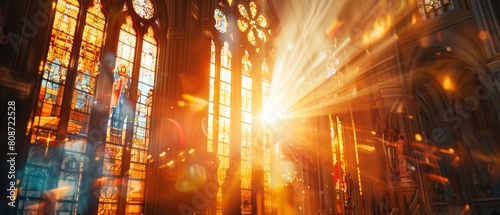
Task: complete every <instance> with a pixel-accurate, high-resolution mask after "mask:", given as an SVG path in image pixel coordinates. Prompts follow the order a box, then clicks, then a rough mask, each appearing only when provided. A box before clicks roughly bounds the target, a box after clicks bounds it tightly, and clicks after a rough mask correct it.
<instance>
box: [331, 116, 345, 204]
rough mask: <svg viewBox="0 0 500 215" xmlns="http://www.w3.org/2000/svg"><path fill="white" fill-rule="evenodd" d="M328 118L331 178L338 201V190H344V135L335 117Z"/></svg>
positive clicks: (338, 120) (337, 118) (340, 124)
mask: <svg viewBox="0 0 500 215" xmlns="http://www.w3.org/2000/svg"><path fill="white" fill-rule="evenodd" d="M329 116H330V135H331V138H332V153H333V167H334V170H333V171H334V172H333V177H334V183H335V190H336V192H337V200H340V190H341V189H344V188H345V186H344V180H343V178H344V173H345V172H344V171H345V157H344V134H343V132H342V131H343V130H342V129H343V128H342V122H341V121H340V118H339V117H338V116H336V117H335V118H334V116H332V115H329Z"/></svg>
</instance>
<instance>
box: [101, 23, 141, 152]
mask: <svg viewBox="0 0 500 215" xmlns="http://www.w3.org/2000/svg"><path fill="white" fill-rule="evenodd" d="M136 34H137V33H136V31H135V29H134V27H133V22H132V18H131V17H130V16H129V17H127V22H126V23H124V24H123V25H122V26H121V29H120V34H119V41H118V50H117V53H116V63H115V65H116V66H117V67H116V68H115V70H114V71H113V85H112V91H111V102H110V105H109V106H110V113H109V124H108V125H109V128H108V135H107V141H108V142H112V143H115V144H123V142H124V138H125V130H126V126H127V123H125V121H126V119H127V117H128V115H129V113H127V112H126V111H127V110H130V109H131V107H130V104H129V103H127V101H128V98H129V95H130V92H129V91H130V83H131V79H132V68H133V65H134V56H135V55H134V53H135V46H136V41H137V36H136Z"/></svg>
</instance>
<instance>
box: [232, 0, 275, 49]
mask: <svg viewBox="0 0 500 215" xmlns="http://www.w3.org/2000/svg"><path fill="white" fill-rule="evenodd" d="M238 11H239V14H240V15H241V17H240V18H238V21H237V25H238V28H239V29H240V31H241V32H243V33H246V37H247V40H248V42H250V44H252V45H254V46H256V45H257V44H258V43H259V41H260V42H263V43H265V42H267V41H268V33H269V31H267V27H269V23H268V21H267V18H266V17H265V16H264V15H262V14H259V11H258V9H257V4H255V2H250V3H249V7H248V8H247V7H246V6H245V5H244V4H243V3H240V4H238Z"/></svg>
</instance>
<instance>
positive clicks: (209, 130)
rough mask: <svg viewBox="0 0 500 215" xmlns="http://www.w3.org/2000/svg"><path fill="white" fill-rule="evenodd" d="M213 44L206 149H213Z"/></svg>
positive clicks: (211, 47)
mask: <svg viewBox="0 0 500 215" xmlns="http://www.w3.org/2000/svg"><path fill="white" fill-rule="evenodd" d="M215 55H216V54H215V44H214V41H213V40H211V45H210V82H209V84H210V88H209V94H208V120H207V121H208V122H207V123H208V124H207V140H208V143H207V151H208V152H215V151H214V147H215V146H214V134H215V133H214V114H215V113H214V102H215Z"/></svg>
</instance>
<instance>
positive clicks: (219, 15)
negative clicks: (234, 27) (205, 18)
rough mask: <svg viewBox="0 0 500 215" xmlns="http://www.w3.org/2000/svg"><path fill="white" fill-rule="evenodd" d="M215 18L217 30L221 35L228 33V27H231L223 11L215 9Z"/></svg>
mask: <svg viewBox="0 0 500 215" xmlns="http://www.w3.org/2000/svg"><path fill="white" fill-rule="evenodd" d="M214 18H215V28H216V29H217V30H218V31H219V32H221V33H226V31H227V27H228V26H229V24H228V22H227V18H226V15H225V14H224V13H223V12H222V11H221V10H219V9H215V12H214Z"/></svg>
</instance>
